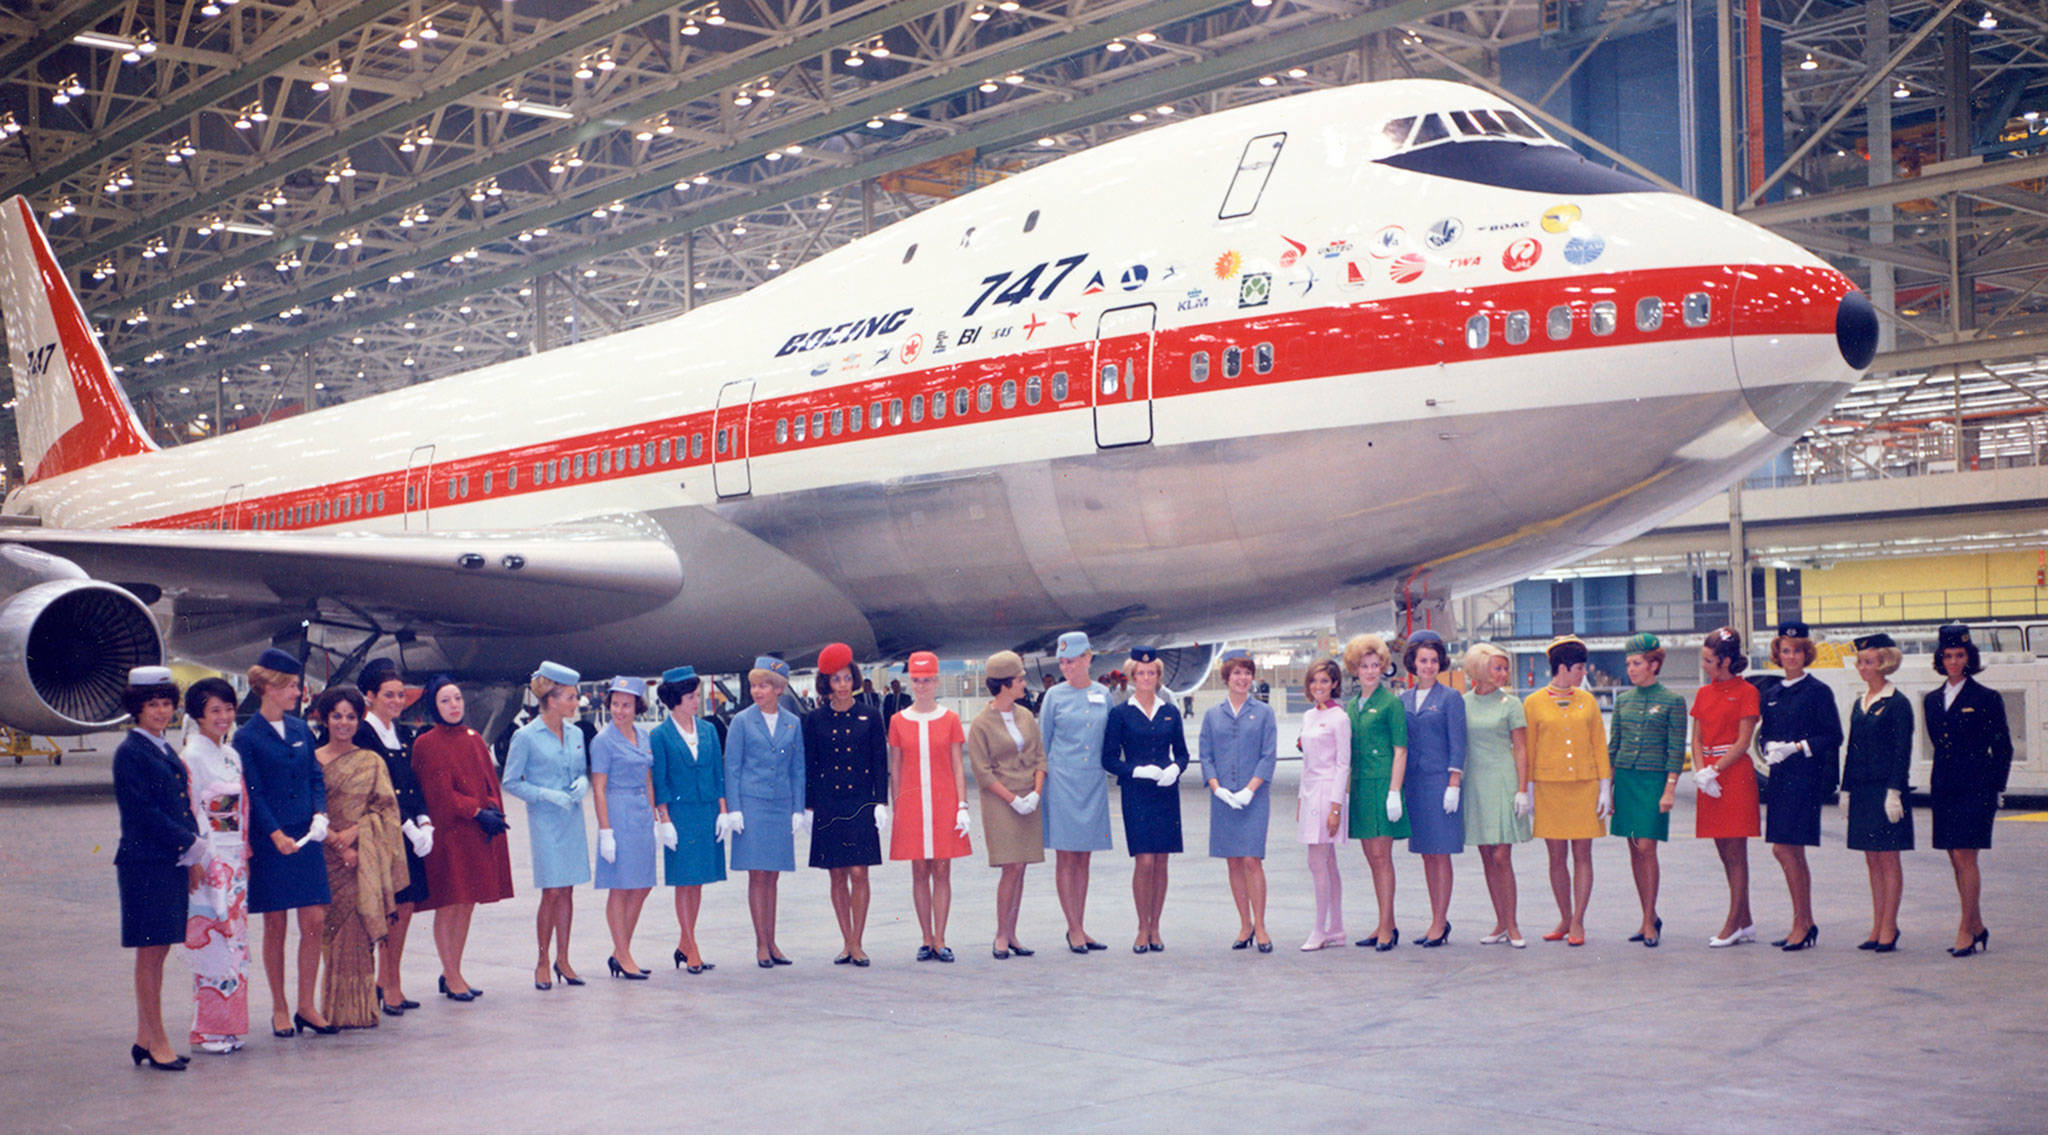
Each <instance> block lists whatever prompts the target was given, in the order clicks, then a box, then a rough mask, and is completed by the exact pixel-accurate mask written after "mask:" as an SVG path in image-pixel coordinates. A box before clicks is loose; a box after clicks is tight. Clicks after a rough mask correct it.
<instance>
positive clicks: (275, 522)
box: [209, 491, 384, 528]
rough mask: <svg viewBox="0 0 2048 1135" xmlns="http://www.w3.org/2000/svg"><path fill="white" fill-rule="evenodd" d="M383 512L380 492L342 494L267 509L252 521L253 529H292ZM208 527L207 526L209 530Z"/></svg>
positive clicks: (382, 498) (382, 499)
mask: <svg viewBox="0 0 2048 1135" xmlns="http://www.w3.org/2000/svg"><path fill="white" fill-rule="evenodd" d="M382 511H384V494H383V492H382V491H378V492H374V493H369V492H363V493H343V494H342V495H340V496H338V497H330V498H329V499H327V500H322V501H307V502H306V503H304V504H296V505H289V506H287V507H284V508H270V509H264V510H262V511H260V512H258V513H257V514H256V516H255V518H254V520H253V521H252V523H253V524H254V525H255V526H256V527H257V528H296V527H298V526H300V525H304V524H325V523H328V522H330V521H335V520H347V519H348V518H350V517H352V516H361V515H362V514H364V513H366V512H382ZM209 527H210V526H209Z"/></svg>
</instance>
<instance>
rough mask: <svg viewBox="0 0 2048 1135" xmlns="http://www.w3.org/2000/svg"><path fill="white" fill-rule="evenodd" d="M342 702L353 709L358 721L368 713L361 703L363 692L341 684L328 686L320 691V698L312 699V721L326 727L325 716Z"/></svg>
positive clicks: (344, 683) (346, 684)
mask: <svg viewBox="0 0 2048 1135" xmlns="http://www.w3.org/2000/svg"><path fill="white" fill-rule="evenodd" d="M343 702H347V703H348V704H349V705H350V706H351V707H353V708H354V709H355V711H356V717H357V718H358V719H360V718H361V717H362V716H363V714H365V713H367V712H369V710H368V708H367V706H366V705H365V703H364V702H363V692H362V691H361V690H358V689H356V688H355V687H354V686H351V685H349V684H348V683H346V682H343V683H342V684H340V685H338V686H329V687H327V688H326V689H324V690H321V691H320V696H319V697H317V698H314V699H313V718H314V720H316V721H318V722H319V723H320V724H321V725H323V726H324V725H326V724H327V715H328V714H330V713H333V712H334V707H335V706H338V705H340V704H342V703H343Z"/></svg>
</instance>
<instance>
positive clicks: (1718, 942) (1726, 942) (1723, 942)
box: [1707, 925, 1756, 950]
mask: <svg viewBox="0 0 2048 1135" xmlns="http://www.w3.org/2000/svg"><path fill="white" fill-rule="evenodd" d="M1754 941H1756V927H1755V926H1753V925H1752V926H1745V927H1743V928H1742V929H1740V930H1737V931H1736V932H1735V933H1733V934H1730V935H1729V936H1727V937H1726V938H1709V939H1707V948H1708V949H1710V950H1720V949H1725V948H1727V947H1729V946H1740V945H1741V944H1742V943H1744V942H1754Z"/></svg>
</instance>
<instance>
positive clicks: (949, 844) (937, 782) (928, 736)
mask: <svg viewBox="0 0 2048 1135" xmlns="http://www.w3.org/2000/svg"><path fill="white" fill-rule="evenodd" d="M966 742H967V733H966V731H965V730H963V729H961V728H960V715H959V714H957V713H954V712H953V711H952V710H950V709H935V710H933V711H932V712H931V714H930V715H929V716H926V715H924V714H920V713H919V712H917V710H916V708H915V707H912V708H910V709H906V710H904V711H902V712H901V713H898V714H897V715H896V716H895V717H894V718H892V719H890V721H889V745H890V747H892V748H894V749H895V750H896V751H898V752H899V753H901V754H903V756H902V758H901V760H899V761H898V762H897V765H896V811H895V814H894V816H893V818H892V819H891V821H890V836H889V858H891V859H958V858H960V857H961V856H963V855H972V854H974V845H973V844H972V843H971V842H969V840H968V838H967V837H966V836H964V835H961V834H960V833H959V832H957V831H955V830H954V828H953V826H954V824H955V823H957V821H956V820H955V818H954V817H955V816H956V815H957V814H958V812H959V809H960V790H959V785H958V784H957V783H955V781H954V780H953V762H952V761H951V760H950V759H949V753H950V750H949V749H948V748H947V746H949V745H965V744H966Z"/></svg>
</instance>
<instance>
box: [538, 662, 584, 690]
mask: <svg viewBox="0 0 2048 1135" xmlns="http://www.w3.org/2000/svg"><path fill="white" fill-rule="evenodd" d="M533 676H534V677H536V678H546V679H547V680H548V681H550V682H553V683H555V684H556V685H558V686H573V685H575V684H576V683H578V682H581V681H582V680H583V675H581V674H578V673H577V672H576V671H574V670H571V669H569V668H568V667H567V666H564V665H562V664H561V663H559V662H543V663H541V664H540V669H538V670H535V671H534V672H533Z"/></svg>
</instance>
